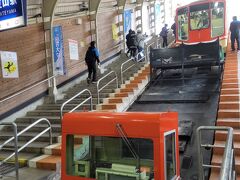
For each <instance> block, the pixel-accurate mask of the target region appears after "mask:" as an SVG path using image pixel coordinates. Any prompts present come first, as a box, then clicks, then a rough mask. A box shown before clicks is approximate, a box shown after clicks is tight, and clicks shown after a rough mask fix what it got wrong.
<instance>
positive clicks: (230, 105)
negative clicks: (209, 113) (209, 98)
mask: <svg viewBox="0 0 240 180" xmlns="http://www.w3.org/2000/svg"><path fill="white" fill-rule="evenodd" d="M219 109H220V110H224V109H239V102H238V101H221V102H220V103H219Z"/></svg>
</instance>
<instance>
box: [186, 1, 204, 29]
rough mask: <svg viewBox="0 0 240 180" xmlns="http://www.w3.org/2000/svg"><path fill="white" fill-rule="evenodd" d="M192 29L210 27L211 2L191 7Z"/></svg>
mask: <svg viewBox="0 0 240 180" xmlns="http://www.w3.org/2000/svg"><path fill="white" fill-rule="evenodd" d="M190 27H191V30H200V29H204V28H208V27H209V4H200V5H195V6H191V7H190Z"/></svg>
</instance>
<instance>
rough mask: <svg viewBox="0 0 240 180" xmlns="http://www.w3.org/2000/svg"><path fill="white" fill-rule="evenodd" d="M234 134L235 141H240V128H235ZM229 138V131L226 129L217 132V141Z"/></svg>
mask: <svg viewBox="0 0 240 180" xmlns="http://www.w3.org/2000/svg"><path fill="white" fill-rule="evenodd" d="M233 134H234V137H233V139H234V142H240V130H239V129H234V130H233ZM226 138H227V132H226V131H216V133H215V140H217V141H225V140H226Z"/></svg>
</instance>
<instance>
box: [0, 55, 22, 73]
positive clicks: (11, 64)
mask: <svg viewBox="0 0 240 180" xmlns="http://www.w3.org/2000/svg"><path fill="white" fill-rule="evenodd" d="M0 53H1V64H2V76H3V78H19V73H18V61H17V53H16V52H9V51H0Z"/></svg>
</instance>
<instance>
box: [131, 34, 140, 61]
mask: <svg viewBox="0 0 240 180" xmlns="http://www.w3.org/2000/svg"><path fill="white" fill-rule="evenodd" d="M137 45H138V44H137V36H136V33H135V31H132V33H131V34H130V37H129V49H130V54H131V58H133V59H134V58H135V56H136V51H137Z"/></svg>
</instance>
